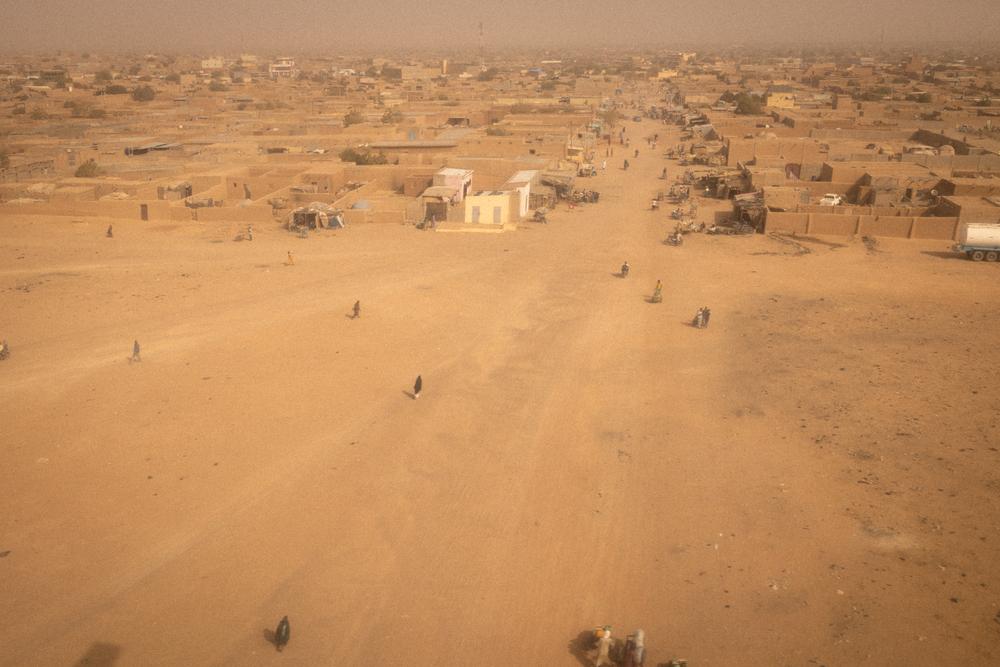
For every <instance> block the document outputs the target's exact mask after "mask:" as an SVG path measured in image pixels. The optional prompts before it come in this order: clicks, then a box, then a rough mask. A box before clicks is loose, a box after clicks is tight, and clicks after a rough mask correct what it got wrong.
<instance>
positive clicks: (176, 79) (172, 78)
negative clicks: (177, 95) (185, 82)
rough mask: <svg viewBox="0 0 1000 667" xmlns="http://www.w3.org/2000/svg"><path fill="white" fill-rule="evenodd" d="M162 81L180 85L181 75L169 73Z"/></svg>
mask: <svg viewBox="0 0 1000 667" xmlns="http://www.w3.org/2000/svg"><path fill="white" fill-rule="evenodd" d="M163 80H164V81H166V82H167V83H180V82H181V75H180V74H178V73H177V72H171V73H170V74H168V75H166V76H165V77H163Z"/></svg>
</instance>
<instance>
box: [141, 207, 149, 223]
mask: <svg viewBox="0 0 1000 667" xmlns="http://www.w3.org/2000/svg"><path fill="white" fill-rule="evenodd" d="M139 217H140V218H142V219H143V220H149V206H148V205H146V204H139Z"/></svg>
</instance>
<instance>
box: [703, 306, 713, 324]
mask: <svg viewBox="0 0 1000 667" xmlns="http://www.w3.org/2000/svg"><path fill="white" fill-rule="evenodd" d="M702 310H703V311H704V315H703V316H702V319H703V320H704V322H705V324H704V325H703V326H704V327H705V328H706V329H707V328H708V320H709V318H711V317H712V311H711V310H709V309H708V306H705V307H704V308H702Z"/></svg>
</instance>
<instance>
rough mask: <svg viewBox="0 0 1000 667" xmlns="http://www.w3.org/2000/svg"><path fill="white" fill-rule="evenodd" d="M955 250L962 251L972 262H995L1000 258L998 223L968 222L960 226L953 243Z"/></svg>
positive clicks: (999, 227)
mask: <svg viewBox="0 0 1000 667" xmlns="http://www.w3.org/2000/svg"><path fill="white" fill-rule="evenodd" d="M954 249H955V251H956V252H964V253H965V254H966V255H967V256H968V258H969V259H971V260H972V261H973V262H981V261H983V260H986V261H987V262H995V261H997V260H998V259H1000V225H996V224H988V223H980V222H970V223H968V224H966V225H965V226H964V227H962V231H961V232H960V233H959V235H958V243H956V244H955V246H954Z"/></svg>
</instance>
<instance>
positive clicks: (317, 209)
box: [288, 201, 344, 229]
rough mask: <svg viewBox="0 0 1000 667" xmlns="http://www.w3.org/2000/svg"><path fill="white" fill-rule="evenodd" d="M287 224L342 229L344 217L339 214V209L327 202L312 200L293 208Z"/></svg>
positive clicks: (310, 227)
mask: <svg viewBox="0 0 1000 667" xmlns="http://www.w3.org/2000/svg"><path fill="white" fill-rule="evenodd" d="M288 224H289V226H290V227H302V228H308V229H316V228H317V227H321V228H322V227H325V228H328V229H336V228H341V229H342V228H343V227H344V217H343V216H342V215H341V214H340V211H339V210H337V209H335V208H333V207H332V206H330V205H329V204H324V203H323V202H318V201H314V202H312V203H311V204H309V205H308V206H300V207H299V208H296V209H294V210H293V211H292V212H291V213H290V214H289V218H288Z"/></svg>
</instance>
